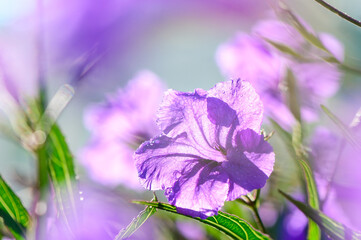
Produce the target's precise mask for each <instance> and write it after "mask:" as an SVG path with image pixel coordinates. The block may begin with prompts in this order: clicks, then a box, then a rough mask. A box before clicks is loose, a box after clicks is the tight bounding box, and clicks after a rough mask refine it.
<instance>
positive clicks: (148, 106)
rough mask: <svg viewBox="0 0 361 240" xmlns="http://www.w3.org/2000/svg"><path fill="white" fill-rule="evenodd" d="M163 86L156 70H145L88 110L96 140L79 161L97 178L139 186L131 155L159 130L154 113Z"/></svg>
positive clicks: (90, 127) (107, 182)
mask: <svg viewBox="0 0 361 240" xmlns="http://www.w3.org/2000/svg"><path fill="white" fill-rule="evenodd" d="M164 89H165V88H164V86H163V84H162V83H161V82H160V80H159V79H158V78H157V77H156V76H155V75H154V74H153V73H151V72H148V71H143V72H141V73H139V74H138V75H137V76H136V77H135V78H134V79H133V80H131V81H130V82H129V83H128V86H127V87H126V88H125V89H120V90H119V91H118V92H117V94H115V95H114V96H112V97H109V98H108V99H107V101H106V102H105V103H103V104H100V105H95V106H93V107H91V108H90V109H89V110H88V111H87V112H86V114H85V124H86V126H87V127H88V129H89V130H90V131H91V132H92V135H93V140H92V141H91V143H90V144H89V145H88V146H86V147H85V148H84V149H83V151H82V152H81V154H80V161H81V162H82V164H83V165H84V166H85V167H86V168H87V169H88V170H89V172H90V175H91V176H92V178H93V179H94V180H97V181H99V182H101V183H103V184H109V185H117V184H121V183H123V184H126V185H127V186H130V187H135V188H137V187H140V185H139V180H138V178H137V171H136V169H135V166H134V162H133V158H132V155H133V153H134V151H135V149H137V147H138V146H139V145H140V144H141V143H142V142H143V141H145V140H148V139H150V138H151V136H154V135H157V134H159V133H160V132H159V129H158V127H157V125H156V123H155V117H156V116H155V115H156V110H157V108H158V105H159V103H160V102H161V98H162V94H163V91H164Z"/></svg>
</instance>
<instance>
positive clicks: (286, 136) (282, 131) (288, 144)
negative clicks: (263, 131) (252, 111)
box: [269, 118, 296, 158]
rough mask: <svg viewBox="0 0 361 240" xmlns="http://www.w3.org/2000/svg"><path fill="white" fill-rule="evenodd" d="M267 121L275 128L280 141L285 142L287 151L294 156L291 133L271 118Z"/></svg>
mask: <svg viewBox="0 0 361 240" xmlns="http://www.w3.org/2000/svg"><path fill="white" fill-rule="evenodd" d="M269 121H270V122H271V124H272V126H273V128H274V129H275V132H276V134H278V135H279V136H280V137H281V139H282V141H283V142H284V143H285V144H286V147H287V151H288V152H289V154H290V155H291V156H292V157H294V158H296V157H295V156H296V153H295V150H294V149H293V145H292V135H291V134H290V133H289V132H287V131H286V130H285V129H283V128H282V127H281V125H279V124H278V123H277V122H276V121H275V120H273V119H272V118H269Z"/></svg>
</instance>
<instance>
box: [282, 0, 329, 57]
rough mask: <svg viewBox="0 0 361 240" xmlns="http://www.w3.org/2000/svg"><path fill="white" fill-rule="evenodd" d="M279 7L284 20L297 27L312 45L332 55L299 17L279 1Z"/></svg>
mask: <svg viewBox="0 0 361 240" xmlns="http://www.w3.org/2000/svg"><path fill="white" fill-rule="evenodd" d="M279 7H280V8H279V9H278V10H280V11H279V13H280V14H281V15H280V17H281V18H282V19H283V20H284V21H285V22H286V23H289V24H291V25H292V26H293V27H295V28H296V29H297V31H298V32H299V33H300V34H301V35H302V36H303V37H304V38H305V39H306V40H307V41H308V42H309V43H311V44H312V45H314V46H316V47H317V48H320V49H322V50H323V51H325V52H327V53H328V54H330V55H332V53H331V52H330V51H329V50H328V49H327V48H326V47H325V46H324V45H323V43H322V41H321V40H320V39H319V38H318V37H317V36H316V35H314V34H313V33H312V32H310V31H309V30H308V29H307V27H306V26H305V25H304V24H303V23H302V22H301V21H300V20H299V18H298V17H297V16H296V15H295V14H293V12H292V11H291V9H289V7H288V6H287V5H286V4H285V3H284V2H281V5H280V6H279Z"/></svg>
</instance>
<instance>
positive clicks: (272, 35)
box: [216, 20, 343, 127]
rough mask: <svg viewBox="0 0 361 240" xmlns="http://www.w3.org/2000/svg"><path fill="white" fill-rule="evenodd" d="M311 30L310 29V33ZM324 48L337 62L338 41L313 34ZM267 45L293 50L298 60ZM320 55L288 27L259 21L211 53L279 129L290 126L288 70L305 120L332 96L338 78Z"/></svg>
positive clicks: (313, 116) (312, 118) (311, 118)
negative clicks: (259, 101)
mask: <svg viewBox="0 0 361 240" xmlns="http://www.w3.org/2000/svg"><path fill="white" fill-rule="evenodd" d="M311 31H312V30H311ZM318 37H319V38H320V40H321V42H322V43H323V44H324V46H325V47H326V48H327V49H328V50H329V51H330V52H332V54H333V55H334V56H335V57H336V58H337V59H338V60H339V61H343V47H342V45H341V43H340V42H339V41H338V40H336V39H335V38H334V37H332V36H331V35H328V34H320V35H319V36H318ZM267 41H273V42H275V43H277V44H281V45H283V46H286V47H289V48H291V49H293V50H294V51H295V52H296V53H297V54H299V55H300V56H302V58H304V59H298V58H294V57H291V56H290V55H288V54H285V53H283V52H281V51H280V50H278V49H277V48H275V47H274V46H272V45H271V44H270V43H268V42H267ZM325 55H326V53H325V52H323V51H321V50H320V49H318V48H316V47H315V46H313V45H311V44H310V43H309V42H307V40H306V39H304V37H303V36H302V35H301V34H300V33H299V32H298V31H297V30H296V29H295V28H293V27H292V26H290V25H288V24H287V23H284V22H281V21H277V20H267V21H262V22H260V23H259V24H257V25H256V26H255V27H254V28H253V30H252V33H251V34H249V35H247V34H243V33H239V34H237V35H236V37H235V38H234V39H232V40H231V41H229V42H227V43H225V44H223V45H221V46H220V47H219V49H218V51H217V55H216V58H217V62H218V65H219V66H220V68H221V70H222V72H223V73H224V74H225V75H226V76H228V77H231V78H241V79H244V80H247V81H249V82H251V84H252V85H253V86H254V87H255V88H256V91H257V92H258V93H259V94H260V96H261V98H262V101H263V103H264V105H265V111H266V115H267V116H270V117H272V118H274V119H275V120H277V121H278V122H280V123H281V124H283V126H286V127H290V126H292V125H293V124H294V121H295V119H294V117H293V116H292V113H291V112H290V110H289V108H288V98H289V96H288V95H287V91H286V90H287V88H288V86H287V84H288V83H287V80H286V78H287V77H288V76H287V74H288V71H289V70H291V71H292V73H293V76H294V77H295V79H296V89H297V92H298V94H299V96H293V97H295V98H296V97H297V99H298V101H300V105H301V116H302V118H303V119H304V120H306V121H315V120H317V114H318V109H319V104H321V103H323V102H324V101H325V99H326V98H328V97H331V96H332V95H334V94H335V93H336V91H337V90H338V87H339V80H340V77H341V74H340V72H339V70H338V67H337V66H336V65H335V64H332V63H328V62H325V61H323V60H322V57H324V56H325Z"/></svg>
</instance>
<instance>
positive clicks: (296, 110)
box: [286, 69, 301, 122]
mask: <svg viewBox="0 0 361 240" xmlns="http://www.w3.org/2000/svg"><path fill="white" fill-rule="evenodd" d="M286 83H287V90H288V91H287V93H288V94H287V100H288V101H287V102H288V104H289V109H290V110H291V112H292V114H293V116H294V117H295V118H296V120H297V121H298V122H301V107H300V101H299V94H298V88H297V83H296V79H295V76H294V75H293V72H292V70H291V69H287V75H286Z"/></svg>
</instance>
